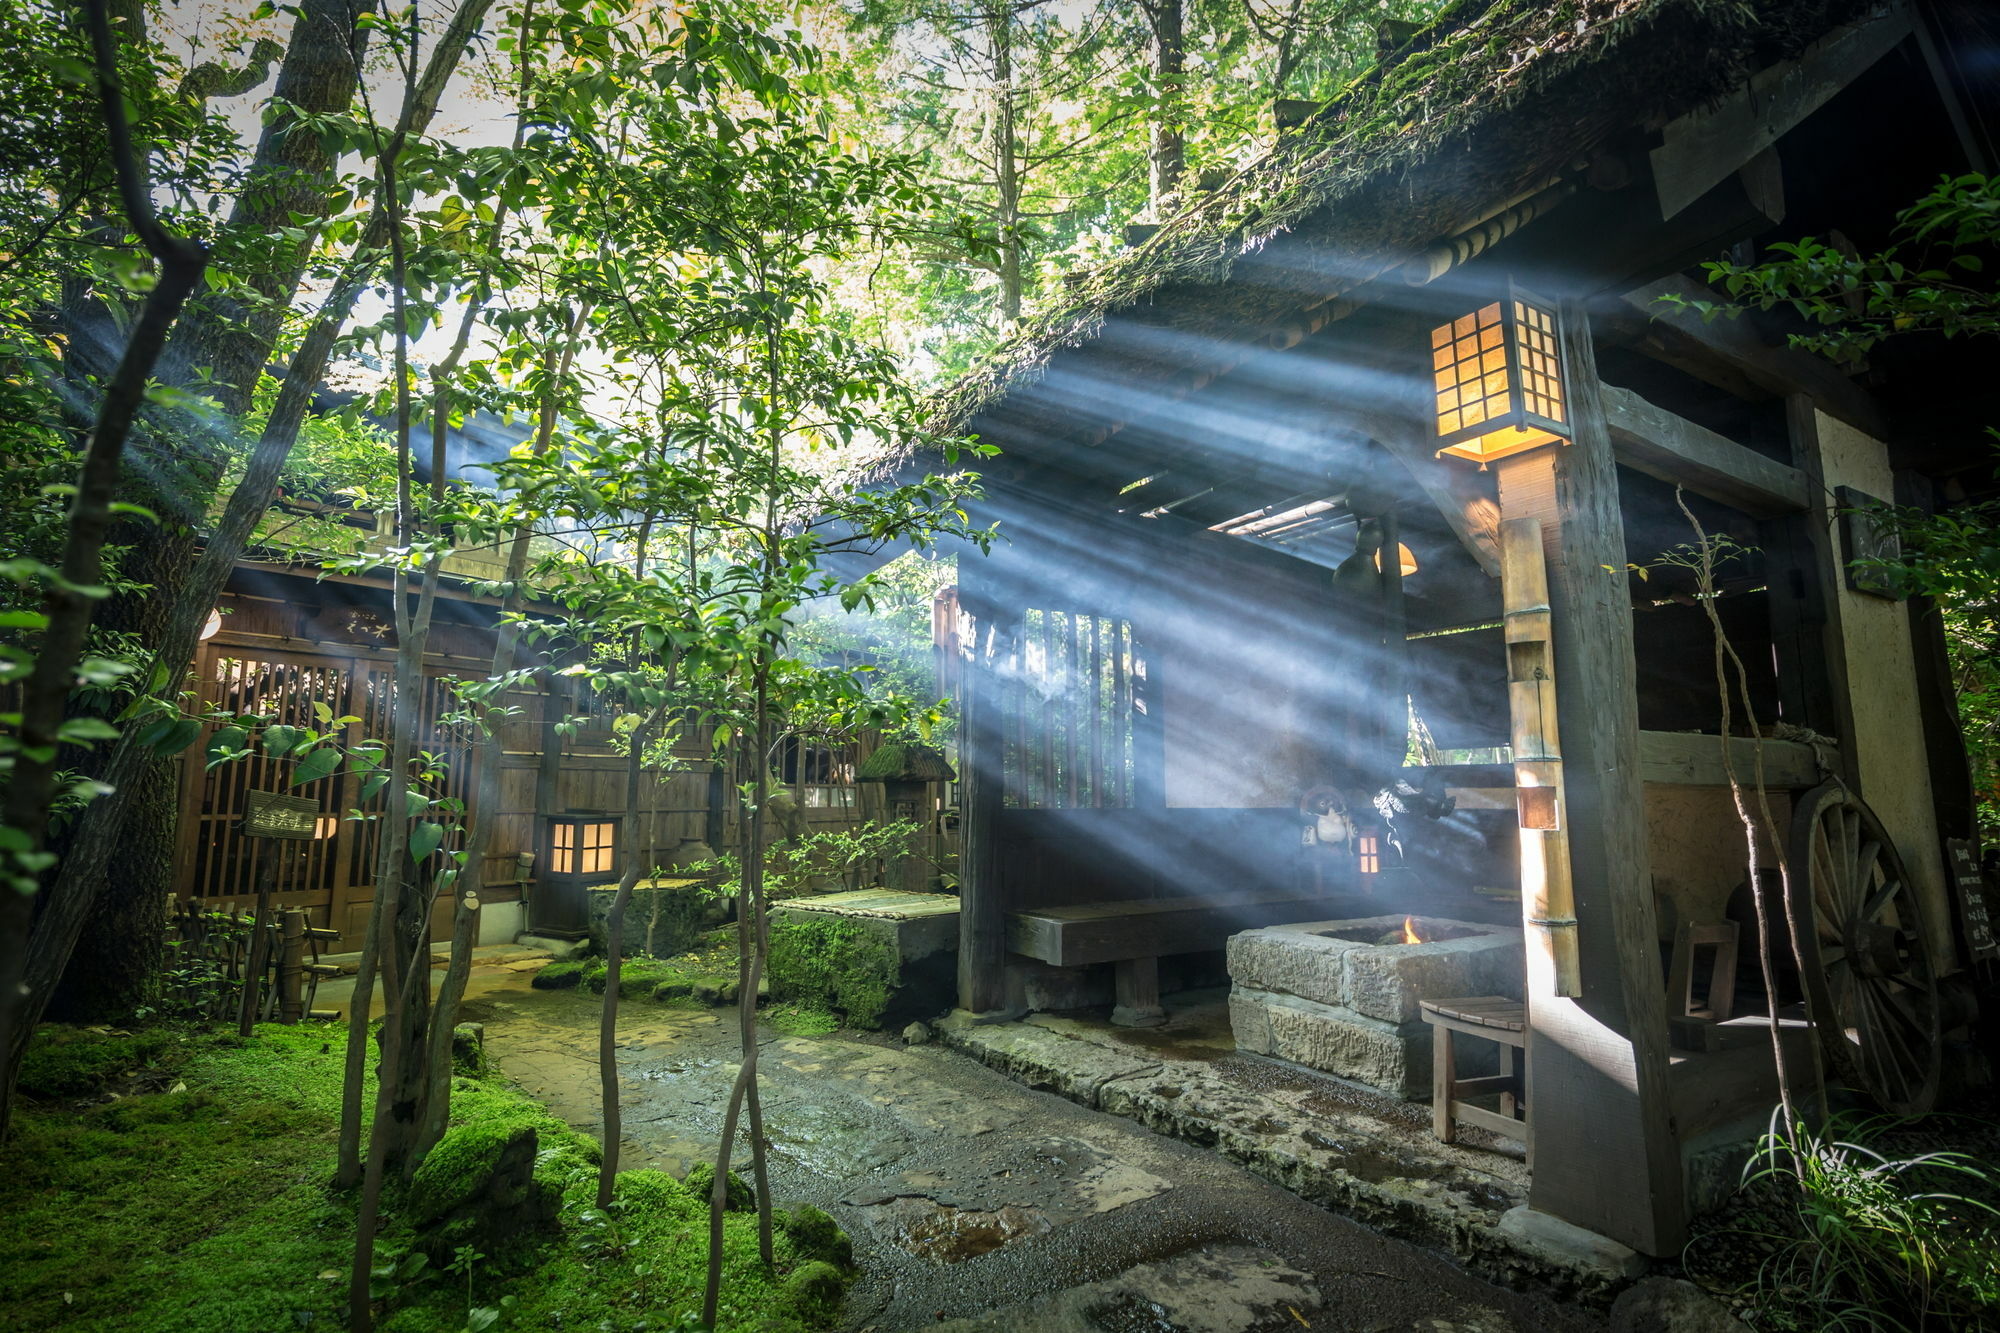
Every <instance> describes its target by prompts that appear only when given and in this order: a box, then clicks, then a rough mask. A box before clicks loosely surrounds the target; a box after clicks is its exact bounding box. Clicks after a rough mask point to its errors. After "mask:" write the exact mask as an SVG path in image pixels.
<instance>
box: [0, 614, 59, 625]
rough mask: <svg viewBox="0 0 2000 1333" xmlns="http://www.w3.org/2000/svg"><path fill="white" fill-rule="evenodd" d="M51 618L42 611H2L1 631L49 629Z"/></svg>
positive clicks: (0, 619) (0, 617) (0, 618)
mask: <svg viewBox="0 0 2000 1333" xmlns="http://www.w3.org/2000/svg"><path fill="white" fill-rule="evenodd" d="M48 627H49V618H48V617H47V616H45V615H43V614H42V613H41V612H40V611H0V629H47V628H48Z"/></svg>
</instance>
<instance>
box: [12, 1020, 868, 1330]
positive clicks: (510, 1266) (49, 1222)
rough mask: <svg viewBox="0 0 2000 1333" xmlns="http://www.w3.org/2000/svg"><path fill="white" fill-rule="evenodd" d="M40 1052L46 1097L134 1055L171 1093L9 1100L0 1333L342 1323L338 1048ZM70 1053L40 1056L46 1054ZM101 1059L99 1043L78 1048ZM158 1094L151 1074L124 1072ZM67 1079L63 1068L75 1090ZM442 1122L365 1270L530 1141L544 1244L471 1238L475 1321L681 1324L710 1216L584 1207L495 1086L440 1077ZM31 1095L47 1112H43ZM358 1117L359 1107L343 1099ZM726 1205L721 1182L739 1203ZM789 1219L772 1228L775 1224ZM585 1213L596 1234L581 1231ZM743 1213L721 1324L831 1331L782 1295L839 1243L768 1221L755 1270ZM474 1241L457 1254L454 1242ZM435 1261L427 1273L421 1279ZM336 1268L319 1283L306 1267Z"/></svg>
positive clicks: (673, 1205) (390, 1320)
mask: <svg viewBox="0 0 2000 1333" xmlns="http://www.w3.org/2000/svg"><path fill="white" fill-rule="evenodd" d="M139 1041H140V1044H139V1045H137V1046H134V1045H132V1044H129V1043H128V1040H127V1039H126V1038H122V1037H108V1036H104V1035H101V1034H61V1039H60V1040H59V1041H54V1042H48V1041H44V1042H38V1043H37V1046H36V1048H35V1050H36V1055H35V1057H34V1059H35V1061H36V1062H37V1065H38V1067H39V1068H41V1069H43V1070H45V1071H49V1074H48V1079H49V1085H51V1086H56V1085H60V1086H66V1087H88V1086H90V1076H87V1075H88V1071H99V1072H98V1074H97V1075H95V1076H96V1077H99V1078H100V1083H99V1084H98V1086H102V1085H103V1084H102V1081H101V1080H102V1071H105V1070H112V1071H121V1072H119V1073H118V1074H117V1077H118V1078H119V1079H122V1080H124V1081H125V1082H126V1083H127V1084H130V1083H131V1081H132V1080H131V1078H130V1077H129V1076H130V1074H131V1071H132V1070H133V1069H134V1068H135V1064H134V1061H135V1059H136V1058H137V1056H136V1053H137V1052H151V1053H152V1056H153V1057H154V1058H156V1059H158V1060H159V1061H160V1062H162V1063H164V1064H171V1065H172V1067H173V1078H172V1081H171V1082H170V1083H168V1085H167V1086H169V1087H174V1086H181V1085H184V1090H182V1091H173V1092H167V1091H162V1092H147V1091H142V1092H137V1093H134V1094H133V1095H130V1096H126V1097H124V1098H122V1099H121V1100H119V1101H117V1102H114V1103H112V1104H110V1105H106V1106H101V1107H90V1108H86V1109H82V1110H78V1109H75V1108H74V1107H72V1106H68V1105H63V1106H56V1105H48V1106H42V1105H37V1104H35V1103H33V1102H30V1103H27V1104H24V1105H23V1106H22V1107H21V1108H20V1109H19V1110H18V1111H17V1113H16V1117H15V1123H14V1135H13V1137H12V1139H11V1141H10V1142H9V1143H8V1144H6V1145H5V1146H4V1148H0V1274H5V1281H4V1288H5V1296H4V1299H0V1328H5V1329H14V1328H19V1329H23V1330H26V1329H34V1330H37V1331H38V1333H245V1331H256V1333H262V1330H274V1331H275V1330H279V1329H289V1328H299V1327H308V1328H340V1327H343V1326H344V1325H345V1318H344V1315H343V1314H342V1311H341V1305H342V1300H343V1297H344V1294H345V1275H346V1271H347V1265H348V1262H349V1260H350V1257H351V1255H352V1243H353V1234H354V1197H353V1195H352V1194H337V1193H333V1192H332V1191H330V1190H329V1189H328V1188H327V1182H328V1180H329V1179H330V1178H331V1176H332V1171H333V1162H334V1153H335V1133H336V1128H337V1125H338V1122H339V1105H340V1080H341V1073H342V1069H343V1065H344V1042H343V1040H342V1034H340V1033H338V1032H333V1031H328V1030H326V1029H323V1028H307V1027H299V1028H284V1027H276V1026H271V1027H260V1028H259V1029H258V1030H257V1035H256V1036H255V1038H253V1039H252V1040H250V1041H247V1042H246V1041H238V1040H237V1039H235V1038H234V1037H233V1036H232V1037H226V1038H225V1037H217V1036H213V1035H183V1034H178V1033H173V1032H164V1033H150V1034H143V1036H142V1037H141V1038H140V1039H139ZM54 1046H64V1047H72V1046H73V1047H74V1048H75V1049H66V1050H64V1051H62V1052H61V1053H60V1054H59V1055H55V1056H52V1055H51V1054H50V1053H49V1052H48V1051H46V1050H45V1049H44V1047H54ZM91 1047H98V1048H100V1049H95V1050H92V1049H89V1048H91ZM139 1068H140V1072H141V1074H142V1075H143V1077H144V1082H145V1083H147V1084H151V1085H157V1084H158V1083H159V1082H160V1079H159V1078H158V1077H157V1076H156V1075H155V1070H156V1068H157V1066H146V1065H143V1062H142V1063H141V1065H140V1066H139ZM78 1071H84V1072H78ZM452 1089H453V1091H452V1120H453V1125H454V1128H453V1130H452V1132H451V1134H449V1135H447V1137H446V1139H445V1140H444V1142H443V1143H441V1144H440V1145H439V1148H438V1149H437V1150H436V1151H435V1152H434V1153H433V1155H432V1158H431V1160H430V1161H428V1162H426V1163H425V1164H424V1165H423V1166H422V1167H421V1168H419V1170H418V1172H417V1178H416V1179H415V1180H414V1181H413V1182H412V1185H411V1187H410V1189H409V1191H408V1192H407V1193H406V1194H405V1193H402V1192H399V1191H397V1190H395V1189H393V1188H392V1189H391V1191H390V1193H389V1196H388V1206H389V1208H390V1213H389V1217H388V1229H387V1231H386V1232H385V1234H384V1235H383V1237H382V1249H381V1253H382V1254H383V1255H384V1256H388V1255H393V1254H396V1253H400V1252H403V1251H407V1250H409V1249H411V1248H413V1247H416V1246H418V1245H426V1246H428V1247H435V1246H436V1245H438V1244H448V1243H450V1240H451V1238H450V1237H449V1236H445V1237H440V1236H438V1235H436V1234H434V1233H435V1232H436V1230H437V1228H436V1227H435V1225H431V1224H426V1223H424V1222H421V1221H420V1220H419V1219H420V1218H423V1217H428V1216H432V1215H440V1214H441V1215H445V1216H450V1215H451V1214H452V1209H451V1207H450V1206H449V1201H450V1200H451V1199H453V1198H455V1197H459V1196H461V1195H462V1194H463V1193H465V1191H466V1189H467V1188H468V1186H469V1184H470V1182H472V1181H474V1180H476V1179H477V1177H478V1174H479V1170H480V1166H481V1164H482V1163H484V1162H487V1161H490V1160H491V1158H492V1155H493V1154H494V1153H495V1152H496V1151H504V1145H506V1144H508V1143H519V1142H520V1141H521V1139H522V1138H523V1137H524V1136H525V1135H526V1133H528V1132H532V1134H533V1137H534V1142H535V1144H536V1153H535V1157H534V1167H533V1180H534V1183H535V1185H536V1186H538V1187H539V1188H541V1189H543V1190H545V1191H547V1193H548V1195H549V1197H550V1200H551V1201H553V1200H555V1199H558V1198H559V1199H560V1200H561V1205H562V1206H561V1213H560V1225H561V1226H562V1228H563V1230H564V1232H565V1233H566V1234H565V1236H564V1237H563V1238H562V1239H560V1240H555V1241H550V1242H547V1243H540V1244H537V1243H535V1240H534V1238H533V1237H531V1236H529V1237H517V1238H515V1239H516V1240H517V1241H518V1242H519V1243H518V1244H513V1245H496V1244H487V1243H478V1244H477V1248H478V1249H479V1251H480V1252H481V1253H483V1254H485V1255H487V1256H489V1257H487V1258H486V1259H483V1260H481V1261H479V1262H478V1263H477V1264H476V1265H475V1268H474V1271H473V1275H472V1277H473V1287H474V1299H473V1303H474V1304H475V1305H493V1304H496V1303H497V1302H498V1301H499V1300H500V1298H501V1297H502V1296H506V1295H512V1296H514V1297H515V1298H516V1300H517V1306H516V1311H515V1314H514V1317H513V1321H512V1323H511V1324H510V1325H509V1326H510V1327H519V1328H590V1329H595V1328H615V1329H633V1328H638V1327H641V1326H647V1327H653V1328H673V1327H676V1326H678V1323H679V1321H680V1320H681V1319H682V1318H683V1317H684V1316H686V1315H688V1314H689V1313H690V1312H692V1311H696V1310H698V1309H699V1308H700V1302H701V1292H702V1285H703V1281H704V1273H705V1264H706V1258H707V1220H706V1219H707V1206H706V1200H705V1199H703V1198H699V1197H697V1196H696V1194H695V1193H693V1192H691V1191H690V1190H689V1189H688V1188H687V1187H686V1186H684V1185H683V1184H681V1183H680V1182H679V1181H676V1180H674V1179H673V1178H672V1177H670V1176H666V1175H664V1174H662V1173H660V1172H656V1171H628V1172H623V1173H621V1174H620V1176H619V1178H618V1184H617V1190H616V1195H615V1203H614V1207H613V1208H612V1209H611V1210H609V1211H608V1212H606V1213H602V1214H600V1213H599V1212H598V1210H596V1209H595V1208H594V1206H593V1205H594V1195H595V1190H596V1171H597V1163H598V1159H599V1153H598V1146H597V1144H596V1142H595V1141H594V1140H592V1139H591V1138H589V1137H588V1136H586V1135H583V1134H580V1133H578V1132H577V1131H576V1130H574V1129H572V1128H570V1127H569V1126H568V1125H566V1124H564V1123H563V1122H562V1121H560V1120H558V1119H557V1118H556V1117H555V1116H554V1115H552V1114H551V1113H550V1112H549V1110H548V1109H547V1108H546V1107H544V1106H542V1105H540V1104H539V1103H537V1102H534V1101H532V1100H530V1099H529V1098H527V1097H524V1096H523V1095H522V1094H521V1093H519V1092H517V1091H515V1090H514V1089H512V1088H510V1087H508V1086H506V1085H505V1084H503V1083H501V1082H498V1081H497V1080H488V1079H478V1078H464V1077H461V1078H456V1079H454V1080H453V1083H452ZM44 1095H45V1096H46V1094H44ZM364 1101H365V1104H366V1103H372V1093H371V1095H370V1096H368V1097H367V1098H365V1099H364ZM735 1192H737V1193H739V1194H741V1193H742V1188H741V1182H737V1190H736V1191H735ZM785 1216H786V1217H790V1216H791V1214H786V1215H785ZM599 1217H601V1218H602V1221H596V1220H593V1218H599ZM756 1232H757V1226H756V1215H755V1214H754V1213H753V1212H741V1211H738V1212H731V1213H729V1214H728V1215H727V1217H726V1219H725V1224H724V1238H725V1239H724V1251H723V1256H724V1284H723V1302H722V1309H721V1318H720V1320H719V1321H718V1324H717V1327H718V1329H723V1330H732V1331H741V1333H752V1331H753V1330H754V1331H755V1333H809V1330H813V1329H820V1328H826V1327H829V1326H831V1325H832V1324H833V1323H834V1322H836V1321H837V1300H838V1296H837V1290H836V1286H835V1282H834V1278H838V1277H839V1274H838V1272H836V1273H835V1274H834V1275H833V1277H831V1278H830V1277H828V1276H827V1275H826V1274H816V1275H813V1276H808V1277H806V1278H796V1279H795V1277H794V1275H795V1274H797V1273H799V1272H801V1271H803V1270H804V1268H805V1267H806V1266H807V1265H810V1264H826V1263H835V1264H838V1262H839V1252H840V1250H839V1247H840V1241H841V1239H843V1238H840V1237H839V1236H838V1229H837V1228H834V1229H833V1231H832V1233H831V1235H829V1234H827V1231H826V1228H825V1227H824V1226H823V1225H821V1224H819V1223H818V1222H817V1219H813V1218H810V1217H808V1218H807V1219H805V1220H804V1221H801V1222H797V1223H790V1224H787V1223H784V1222H782V1221H781V1225H780V1227H779V1232H778V1237H777V1242H778V1243H777V1252H776V1254H775V1256H774V1257H775V1259H776V1264H775V1266H774V1267H771V1268H767V1267H765V1265H764V1264H763V1263H762V1261H761V1259H760V1258H759V1256H758V1253H757V1234H756ZM475 1243H476V1242H475ZM448 1257H449V1251H448V1249H447V1251H446V1253H445V1254H444V1256H442V1257H438V1256H434V1262H433V1268H434V1269H435V1268H436V1267H437V1266H439V1265H440V1264H441V1263H442V1262H443V1261H444V1259H445V1258H448ZM329 1272H331V1273H333V1274H335V1275H336V1276H335V1277H334V1278H331V1279H327V1278H323V1277H322V1276H321V1275H322V1274H324V1273H329ZM392 1307H393V1308H391V1309H390V1310H389V1311H388V1312H387V1313H386V1314H385V1316H384V1317H383V1319H382V1320H381V1322H380V1323H379V1324H378V1327H379V1328H380V1329H381V1330H383V1333H460V1331H461V1330H463V1329H464V1328H465V1326H466V1292H465V1286H464V1284H463V1282H461V1281H457V1280H444V1279H434V1280H431V1281H428V1282H423V1283H419V1284H414V1285H409V1286H407V1287H406V1288H405V1290H404V1291H403V1292H401V1293H400V1294H399V1295H398V1296H397V1298H396V1300H395V1301H394V1302H392Z"/></svg>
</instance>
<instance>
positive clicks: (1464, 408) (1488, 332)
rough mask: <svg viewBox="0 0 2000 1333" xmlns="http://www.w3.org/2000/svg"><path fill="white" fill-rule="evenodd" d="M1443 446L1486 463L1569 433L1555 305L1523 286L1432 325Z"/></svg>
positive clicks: (1433, 374)
mask: <svg viewBox="0 0 2000 1333" xmlns="http://www.w3.org/2000/svg"><path fill="white" fill-rule="evenodd" d="M1431 378H1432V384H1433V385H1434V386H1435V397H1436V402H1437V439H1438V453H1439V454H1440V455H1443V454H1452V455H1455V456H1456V457H1459V458H1469V459H1471V460H1472V461H1473V462H1475V463H1477V464H1479V466H1480V468H1481V470H1484V469H1485V467H1486V465H1487V464H1488V463H1490V462H1492V461H1493V460H1494V459H1496V458H1505V457H1507V456H1508V455H1510V454H1518V453H1520V452H1522V451H1523V450H1526V449H1536V448H1540V447H1541V446H1542V445H1545V444H1567V443H1569V438H1570V427H1569V405H1568V401H1567V400H1568V388H1567V385H1565V384H1564V382H1563V369H1562V353H1561V350H1560V349H1559V348H1558V346H1557V344H1556V314H1555V309H1554V308H1553V307H1552V306H1550V305H1549V304H1548V303H1547V302H1544V301H1538V300H1536V299H1535V298H1533V297H1531V296H1529V295H1527V294H1526V293H1524V292H1522V291H1520V290H1519V289H1510V290H1509V291H1508V294H1507V298H1506V299H1505V300H1502V301H1495V302H1493V303H1492V304H1491V305H1487V306H1484V307H1482V308H1481V309H1478V310H1475V311H1473V312H1472V313H1471V314H1469V315H1462V316H1460V317H1459V318H1458V319H1455V320H1453V321H1452V322H1451V323H1449V324H1443V325H1440V326H1438V327H1437V328H1435V329H1432V330H1431Z"/></svg>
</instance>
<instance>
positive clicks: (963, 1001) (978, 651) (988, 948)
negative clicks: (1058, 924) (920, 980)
mask: <svg viewBox="0 0 2000 1333" xmlns="http://www.w3.org/2000/svg"><path fill="white" fill-rule="evenodd" d="M968 591H969V590H966V589H963V588H961V591H960V594H959V595H960V599H961V603H962V604H963V605H964V606H965V608H966V609H967V610H968V611H969V612H970V613H971V614H972V616H973V618H974V621H975V625H976V633H977V639H976V640H975V642H974V644H973V651H972V660H971V661H970V662H967V663H965V664H964V667H963V670H962V671H961V673H960V676H959V719H960V720H959V737H960V739H959V770H958V771H959V791H960V795H961V798H962V800H963V801H964V808H963V809H962V810H961V811H960V812H959V824H958V860H959V881H958V898H959V910H958V1007H959V1008H960V1009H961V1010H963V1011H964V1012H965V1013H968V1014H972V1015H992V1014H998V1013H1001V1012H1002V1011H1004V1010H1005V1008H1006V1004H1007V972H1006V963H1007V907H1006V902H1005V899H1004V897H1003V894H1004V892H1005V889H1004V886H1003V885H1002V883H1001V880H1000V847H999V833H1000V830H999V824H1000V815H1001V810H1002V808H1003V805H1004V803H1005V797H1006V782H1007V775H1006V735H1005V731H1004V726H1005V712H1006V708H1005V698H1004V691H1005V690H1006V688H1007V687H1006V685H1005V683H1004V682H1003V681H1002V680H1001V679H1000V677H999V674H998V669H999V667H1000V666H1001V664H1002V661H1003V659H1004V658H1005V657H1007V656H1008V655H1010V653H1011V651H1012V648H1013V642H1014V635H1015V632H1016V627H1017V626H1018V625H1019V623H1020V622H1019V616H1018V614H1015V615H1012V616H1010V615H1008V613H1007V612H1006V611H1003V610H1002V609H1001V608H1000V607H999V606H997V605H995V604H994V603H992V602H987V601H974V600H973V599H972V597H970V596H968V595H967V594H968Z"/></svg>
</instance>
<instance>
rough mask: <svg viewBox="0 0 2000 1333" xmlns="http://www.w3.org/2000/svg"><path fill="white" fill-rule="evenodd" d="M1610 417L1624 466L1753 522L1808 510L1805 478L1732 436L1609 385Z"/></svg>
mask: <svg viewBox="0 0 2000 1333" xmlns="http://www.w3.org/2000/svg"><path fill="white" fill-rule="evenodd" d="M1603 397H1604V415H1605V419H1606V422H1607V423H1608V424H1609V426H1610V428H1611V448H1612V452H1613V454H1614V455H1615V456H1616V457H1617V459H1618V461H1619V462H1620V463H1623V464H1624V465H1625V466H1626V467H1629V468H1632V469H1633V470H1635V471H1638V472H1643V473H1645V474H1646V475H1647V476H1649V477H1658V478H1659V479H1660V480H1661V481H1666V482H1672V483H1674V484H1675V485H1677V486H1685V487H1687V488H1688V489H1689V490H1691V491H1693V492H1694V493H1695V494H1696V495H1705V496H1707V497H1708V498H1709V499H1711V500H1719V501H1721V502H1722V503H1723V504H1726V505H1730V506H1732V507H1733V508H1736V509H1740V510H1742V511H1743V512H1744V513H1746V514H1749V515H1750V516H1752V517H1753V518H1772V517H1775V516H1777V515H1779V514H1794V513H1798V512H1799V511H1801V510H1803V509H1804V508H1805V507H1806V503H1807V499H1808V495H1807V491H1806V479H1805V474H1803V473H1801V472H1800V471H1799V470H1798V469H1797V468H1792V467H1786V466H1785V465H1784V464H1783V463H1779V462H1774V461H1773V460H1771V459H1769V458H1766V457H1764V455H1762V454H1760V453H1758V452H1757V451H1756V450H1754V449H1746V448H1744V447H1743V446H1742V445H1740V444H1738V443H1736V442H1735V441H1734V440H1731V439H1729V438H1727V437H1726V436H1722V435H1717V434H1716V433H1715V432H1714V431H1712V430H1709V429H1708V428H1707V427H1705V426H1697V425H1696V424H1695V423H1694V422H1692V421H1689V420H1688V419H1687V418H1685V417H1681V416H1676V415H1675V414H1674V413H1672V412H1669V411H1667V410H1666V409H1665V408H1663V407H1656V406H1654V405H1653V404H1652V403H1649V402H1647V401H1646V400H1645V399H1644V398H1641V397H1640V396H1639V395H1638V394H1636V393H1633V392H1632V391H1631V390H1630V389H1617V388H1613V387H1612V386H1611V385H1609V384H1607V385H1605V386H1604V391H1603Z"/></svg>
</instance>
